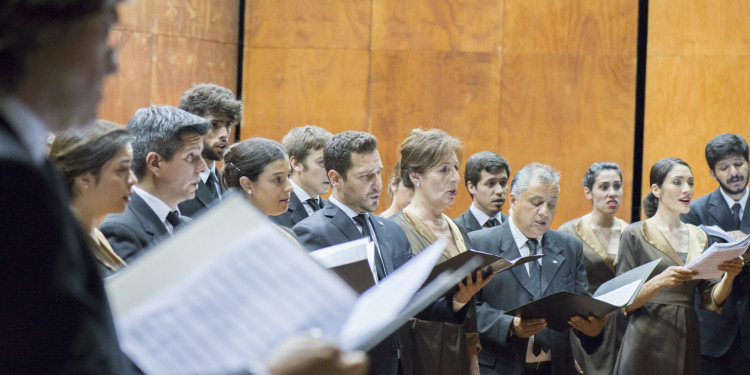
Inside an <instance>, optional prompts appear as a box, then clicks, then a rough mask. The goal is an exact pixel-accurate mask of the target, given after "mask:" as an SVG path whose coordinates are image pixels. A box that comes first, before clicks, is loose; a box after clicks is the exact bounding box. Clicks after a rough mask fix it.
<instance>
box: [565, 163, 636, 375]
mask: <svg viewBox="0 0 750 375" xmlns="http://www.w3.org/2000/svg"><path fill="white" fill-rule="evenodd" d="M583 194H584V195H585V196H586V199H588V200H590V201H591V212H589V213H587V214H586V215H583V216H582V217H579V218H576V219H573V220H570V221H568V222H566V223H565V224H563V225H562V226H560V231H562V232H566V233H568V234H571V235H573V236H575V237H577V238H579V239H580V240H581V242H583V263H584V265H585V267H586V275H587V276H588V281H589V293H591V294H594V292H595V291H596V290H597V289H598V288H599V286H600V285H601V284H603V283H605V282H607V281H609V280H610V279H612V278H613V277H615V264H616V263H617V251H618V250H619V248H620V234H622V230H623V229H625V227H626V226H627V225H628V223H626V222H625V221H624V220H622V219H619V218H617V217H615V214H616V213H617V210H618V209H619V208H620V202H621V201H622V172H621V171H620V167H619V166H618V165H617V164H615V163H610V162H599V163H594V164H593V165H592V166H591V167H590V168H589V169H588V170H587V171H586V174H585V175H584V176H583ZM626 327H627V320H626V319H625V317H624V316H622V314H621V313H620V314H615V315H613V316H611V317H610V318H609V320H607V323H606V324H605V326H604V330H603V332H604V333H603V334H604V339H603V340H604V341H603V342H602V345H601V346H600V347H599V348H598V349H597V350H596V352H594V353H591V354H587V353H586V351H585V350H584V349H583V348H582V347H581V343H580V340H578V338H577V337H572V336H571V346H572V349H573V355H574V357H575V359H576V361H577V362H578V364H579V366H580V367H581V370H582V371H583V373H584V374H601V375H609V374H611V373H612V369H613V368H614V366H615V359H617V352H618V350H619V349H620V342H621V341H622V335H623V334H624V333H625V328H626Z"/></svg>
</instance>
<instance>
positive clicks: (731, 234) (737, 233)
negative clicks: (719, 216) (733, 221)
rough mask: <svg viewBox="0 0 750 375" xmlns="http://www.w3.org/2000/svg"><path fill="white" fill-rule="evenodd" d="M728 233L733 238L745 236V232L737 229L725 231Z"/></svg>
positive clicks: (739, 238) (737, 238) (738, 238)
mask: <svg viewBox="0 0 750 375" xmlns="http://www.w3.org/2000/svg"><path fill="white" fill-rule="evenodd" d="M727 234H728V235H730V236H732V238H734V239H735V240H741V239H743V238H745V236H747V234H745V233H742V231H739V230H733V231H731V232H727Z"/></svg>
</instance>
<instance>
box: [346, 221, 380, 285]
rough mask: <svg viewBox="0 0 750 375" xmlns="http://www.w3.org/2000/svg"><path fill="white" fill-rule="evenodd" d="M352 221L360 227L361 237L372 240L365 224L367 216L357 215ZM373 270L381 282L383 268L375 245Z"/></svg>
mask: <svg viewBox="0 0 750 375" xmlns="http://www.w3.org/2000/svg"><path fill="white" fill-rule="evenodd" d="M353 219H354V221H356V222H357V224H359V226H360V227H362V237H367V238H369V239H370V240H373V238H372V233H370V225H368V224H367V222H368V221H369V220H367V214H359V215H357V216H355V217H353ZM375 270H376V271H377V273H378V279H380V280H382V279H383V278H384V277H385V267H383V260H382V259H381V258H380V251H378V247H377V244H376V246H375Z"/></svg>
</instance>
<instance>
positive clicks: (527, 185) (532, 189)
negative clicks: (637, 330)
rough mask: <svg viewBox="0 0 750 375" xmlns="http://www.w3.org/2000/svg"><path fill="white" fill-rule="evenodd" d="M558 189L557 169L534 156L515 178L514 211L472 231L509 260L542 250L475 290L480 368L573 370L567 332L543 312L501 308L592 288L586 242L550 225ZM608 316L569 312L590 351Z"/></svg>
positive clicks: (480, 245) (478, 241) (485, 247)
mask: <svg viewBox="0 0 750 375" xmlns="http://www.w3.org/2000/svg"><path fill="white" fill-rule="evenodd" d="M559 192H560V187H559V176H558V174H557V172H555V171H554V169H552V168H551V167H549V166H546V165H542V164H537V163H533V164H530V165H527V166H525V167H524V168H523V169H521V170H520V171H518V172H517V173H516V175H515V176H514V177H513V183H512V185H511V192H510V209H511V215H510V218H509V220H508V221H506V222H505V223H503V224H502V225H500V226H498V227H494V228H488V229H482V230H479V231H474V232H471V233H469V239H470V241H471V244H472V246H473V247H474V248H475V249H477V250H481V251H486V252H489V253H493V254H497V255H499V256H501V257H503V258H506V259H515V258H518V257H519V256H522V255H533V254H543V255H544V257H542V258H541V259H540V260H539V261H534V262H530V263H527V264H526V265H524V266H522V267H516V268H513V269H512V270H511V271H510V272H502V273H499V274H497V275H495V277H494V278H493V279H492V280H491V281H490V283H489V284H488V285H487V286H486V287H485V288H484V289H482V290H481V291H480V292H479V293H478V294H477V327H478V328H479V335H480V339H481V342H482V348H483V349H482V351H481V352H479V366H480V368H481V371H482V374H496V375H500V374H508V375H510V374H513V375H518V374H570V373H573V372H574V371H575V370H574V369H575V367H574V361H573V353H572V351H571V347H570V335H569V334H568V332H556V331H552V330H550V329H549V328H546V322H545V321H544V319H521V318H519V317H513V316H510V315H506V314H505V313H504V312H505V311H507V310H510V309H513V308H515V307H518V306H521V305H524V304H526V303H529V302H531V301H533V300H536V299H539V298H541V297H544V296H547V295H550V294H553V293H557V292H560V291H568V292H573V293H579V294H588V281H587V278H586V270H585V268H584V266H583V248H582V245H581V241H580V240H578V239H576V238H574V237H572V236H569V235H567V234H564V233H562V232H557V231H554V230H549V226H550V224H551V223H552V219H553V218H554V215H555V207H556V205H557V198H558V195H559ZM605 321H606V317H605V318H601V319H599V318H595V317H589V318H588V319H584V318H582V317H578V316H576V317H572V318H571V320H570V322H569V323H570V325H571V326H572V327H573V328H574V329H575V330H576V334H577V336H578V337H579V338H580V339H581V342H582V344H583V346H584V348H585V349H587V351H593V350H595V349H596V348H597V347H598V346H599V345H600V344H601V339H602V337H601V330H602V327H603V326H604V322H605Z"/></svg>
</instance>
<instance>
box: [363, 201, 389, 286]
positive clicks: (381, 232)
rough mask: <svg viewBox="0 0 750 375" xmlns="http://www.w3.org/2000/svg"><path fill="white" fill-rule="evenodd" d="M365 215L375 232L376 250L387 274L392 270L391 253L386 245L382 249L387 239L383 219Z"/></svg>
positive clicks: (369, 214)
mask: <svg viewBox="0 0 750 375" xmlns="http://www.w3.org/2000/svg"><path fill="white" fill-rule="evenodd" d="M367 217H368V218H369V219H370V224H372V228H373V230H374V232H375V238H377V239H378V250H379V251H380V256H381V258H382V260H383V267H384V268H385V273H386V275H388V274H389V273H391V272H392V271H393V254H392V253H391V252H390V250H391V249H390V248H389V247H388V246H387V245H386V246H385V249H384V246H383V245H384V242H385V241H387V239H386V238H387V236H388V233H386V232H385V223H383V219H381V218H379V217H377V216H375V215H373V214H371V213H368V214H367Z"/></svg>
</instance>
